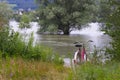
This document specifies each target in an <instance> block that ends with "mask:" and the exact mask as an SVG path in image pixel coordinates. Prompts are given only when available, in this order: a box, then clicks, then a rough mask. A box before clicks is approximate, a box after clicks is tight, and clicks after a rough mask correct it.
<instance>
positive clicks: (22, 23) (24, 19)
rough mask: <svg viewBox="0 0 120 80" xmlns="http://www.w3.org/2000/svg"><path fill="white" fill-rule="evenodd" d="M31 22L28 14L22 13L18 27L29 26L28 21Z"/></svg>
mask: <svg viewBox="0 0 120 80" xmlns="http://www.w3.org/2000/svg"><path fill="white" fill-rule="evenodd" d="M30 22H31V19H30V16H29V15H28V14H23V15H21V18H20V25H19V27H20V28H21V29H22V28H30V24H29V23H30Z"/></svg>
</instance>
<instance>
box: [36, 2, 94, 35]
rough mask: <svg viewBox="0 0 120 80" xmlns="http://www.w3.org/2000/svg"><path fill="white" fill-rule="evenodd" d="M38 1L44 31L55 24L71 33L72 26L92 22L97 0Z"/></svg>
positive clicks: (39, 15)
mask: <svg viewBox="0 0 120 80" xmlns="http://www.w3.org/2000/svg"><path fill="white" fill-rule="evenodd" d="M37 1H38V2H40V3H39V4H40V8H39V10H38V11H37V16H38V17H39V21H40V22H39V23H40V25H41V30H43V31H46V30H49V28H50V27H51V25H54V28H55V29H57V30H62V31H63V32H64V34H69V33H70V31H71V28H75V29H80V28H81V26H82V25H85V24H86V23H88V22H90V21H91V20H92V18H93V11H95V2H94V1H95V0H37ZM90 14H91V15H90ZM54 28H53V29H54Z"/></svg>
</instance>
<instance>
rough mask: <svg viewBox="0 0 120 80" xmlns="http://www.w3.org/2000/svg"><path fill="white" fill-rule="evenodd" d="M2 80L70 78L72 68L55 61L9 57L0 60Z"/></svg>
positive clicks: (0, 79) (55, 79)
mask: <svg viewBox="0 0 120 80" xmlns="http://www.w3.org/2000/svg"><path fill="white" fill-rule="evenodd" d="M0 64H1V65H0V80H68V79H69V76H70V75H69V74H71V70H70V69H68V68H65V67H63V66H62V65H61V66H60V65H59V66H58V65H56V64H54V63H48V62H43V61H30V60H24V59H22V58H7V59H3V60H1V61H0Z"/></svg>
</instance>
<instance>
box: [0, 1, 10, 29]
mask: <svg viewBox="0 0 120 80" xmlns="http://www.w3.org/2000/svg"><path fill="white" fill-rule="evenodd" d="M11 16H12V8H11V6H10V5H9V4H8V3H7V2H4V1H3V2H0V27H3V25H5V24H7V23H8V21H9V19H10V18H11Z"/></svg>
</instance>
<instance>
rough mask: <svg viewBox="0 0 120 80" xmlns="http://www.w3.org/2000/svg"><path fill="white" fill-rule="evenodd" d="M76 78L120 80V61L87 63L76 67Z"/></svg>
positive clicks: (77, 79)
mask: <svg viewBox="0 0 120 80" xmlns="http://www.w3.org/2000/svg"><path fill="white" fill-rule="evenodd" d="M75 77H76V78H75V79H76V80H120V62H118V63H117V62H109V63H108V64H99V65H95V64H91V63H85V64H82V65H80V66H79V67H77V68H76V75H75Z"/></svg>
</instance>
